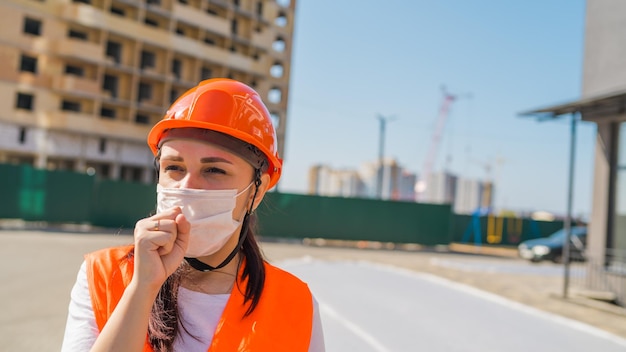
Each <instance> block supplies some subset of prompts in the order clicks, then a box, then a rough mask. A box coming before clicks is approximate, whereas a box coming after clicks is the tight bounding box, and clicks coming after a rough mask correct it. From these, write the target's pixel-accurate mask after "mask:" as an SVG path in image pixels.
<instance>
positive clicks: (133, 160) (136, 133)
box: [0, 0, 296, 182]
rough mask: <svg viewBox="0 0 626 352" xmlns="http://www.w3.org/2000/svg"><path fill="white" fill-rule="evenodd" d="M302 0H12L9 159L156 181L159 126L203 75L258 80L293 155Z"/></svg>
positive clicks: (5, 39) (5, 84)
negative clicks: (292, 94)
mask: <svg viewBox="0 0 626 352" xmlns="http://www.w3.org/2000/svg"><path fill="white" fill-rule="evenodd" d="M295 2H296V1H295V0H291V1H289V0H283V1H280V0H278V1H268V0H265V1H262V0H258V1H257V0H4V1H2V2H1V3H0V96H2V98H3V100H4V102H5V103H4V104H2V106H0V163H25V164H31V165H33V166H35V167H37V168H47V169H63V170H74V171H78V172H87V173H90V174H97V175H98V176H100V177H102V178H107V179H123V180H129V181H142V182H151V181H152V180H153V177H154V176H153V175H154V171H153V166H152V165H153V157H152V154H151V153H150V150H149V148H148V146H147V144H146V136H147V134H148V131H149V130H150V128H151V126H152V125H154V124H155V123H156V122H157V121H159V120H160V119H161V118H162V116H163V113H164V112H165V110H166V109H167V107H168V106H169V105H170V103H171V102H173V101H174V100H175V99H176V98H177V97H178V96H179V95H181V94H182V93H183V92H184V91H186V90H187V89H189V88H191V87H193V86H195V85H196V84H197V83H198V82H199V81H201V80H203V79H208V78H213V77H229V78H233V79H237V80H240V81H242V82H245V83H247V84H248V85H250V86H252V87H253V88H254V89H256V90H257V91H258V92H259V94H260V95H261V97H262V98H263V99H264V101H265V103H266V105H267V107H268V109H269V110H270V113H271V114H272V118H273V121H274V123H275V127H276V131H277V134H278V144H279V148H281V149H280V150H279V152H280V153H281V155H284V153H283V148H284V139H285V131H286V125H287V100H288V93H289V74H290V62H291V49H292V38H293V28H294V15H295V12H294V11H295Z"/></svg>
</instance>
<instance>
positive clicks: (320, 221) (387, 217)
mask: <svg viewBox="0 0 626 352" xmlns="http://www.w3.org/2000/svg"><path fill="white" fill-rule="evenodd" d="M0 197H2V202H0V219H23V220H26V221H41V222H48V223H85V224H91V225H94V226H99V227H106V228H116V229H132V228H133V227H134V225H135V223H136V222H137V220H139V219H142V218H144V217H147V216H150V215H151V214H153V213H154V209H155V205H156V186H155V185H151V184H143V183H133V182H124V181H113V180H101V179H99V178H97V177H94V176H89V175H86V174H81V173H75V172H69V171H50V170H40V169H35V168H33V167H31V166H28V165H10V164H0ZM257 214H258V217H259V227H260V234H261V236H263V237H274V238H295V239H302V238H324V239H337V240H353V241H380V242H393V243H415V244H420V245H427V246H433V245H445V244H448V243H450V242H461V243H474V244H485V245H509V246H513V245H516V244H518V243H519V242H520V241H523V240H525V239H530V238H538V237H545V236H547V235H549V234H550V233H552V232H554V231H556V230H558V229H560V228H562V227H563V223H562V222H561V221H534V220H532V219H521V218H514V217H496V216H493V215H480V216H479V215H475V216H469V215H460V214H455V213H453V212H452V209H451V206H450V205H447V204H444V205H440V204H422V203H414V202H397V201H383V200H377V199H361V198H343V197H321V196H312V195H301V194H290V193H280V192H268V193H267V194H266V197H265V199H264V201H263V204H261V206H260V207H259V208H258V209H257Z"/></svg>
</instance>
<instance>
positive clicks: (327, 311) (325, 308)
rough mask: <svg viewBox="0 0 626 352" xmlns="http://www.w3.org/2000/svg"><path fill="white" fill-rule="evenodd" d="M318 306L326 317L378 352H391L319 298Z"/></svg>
mask: <svg viewBox="0 0 626 352" xmlns="http://www.w3.org/2000/svg"><path fill="white" fill-rule="evenodd" d="M317 301H318V304H319V307H320V313H323V314H324V315H325V316H326V317H328V318H332V319H334V320H336V321H337V322H338V323H340V324H341V325H343V326H344V327H345V328H346V329H348V330H350V331H351V332H352V333H353V334H355V335H356V336H358V337H359V338H360V339H362V340H363V341H365V342H366V343H367V344H368V345H369V346H370V347H372V348H373V349H374V350H376V351H378V352H391V350H390V349H388V348H387V347H385V346H384V345H383V344H382V343H380V341H378V340H377V339H376V338H375V337H374V336H372V335H371V334H369V333H368V332H367V331H365V330H363V329H362V328H361V327H360V326H358V325H357V324H355V323H353V322H352V321H350V320H349V319H347V318H345V317H344V316H342V315H341V314H339V312H337V311H336V310H335V309H333V308H332V307H331V306H329V305H328V304H325V303H323V302H321V301H320V300H319V298H318V300H317Z"/></svg>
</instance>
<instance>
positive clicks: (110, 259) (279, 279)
mask: <svg viewBox="0 0 626 352" xmlns="http://www.w3.org/2000/svg"><path fill="white" fill-rule="evenodd" d="M132 251H133V246H123V247H114V248H107V249H102V250H99V251H96V252H93V253H90V254H87V255H86V256H85V261H86V264H87V280H88V283H89V293H90V296H91V303H92V306H93V310H94V313H95V317H96V323H97V325H98V329H99V330H100V331H102V328H103V327H104V324H106V322H107V320H108V319H109V317H110V316H111V314H112V313H113V310H114V309H115V307H116V306H117V304H118V302H119V301H120V299H121V297H122V294H123V293H124V290H125V289H126V286H128V284H129V283H130V280H131V278H132V276H133V264H134V262H133V260H132V258H131V259H129V253H132ZM240 274H241V272H240ZM239 277H240V276H239ZM246 283H247V281H240V282H239V285H234V287H233V290H232V291H231V293H230V298H229V299H228V302H227V303H226V307H225V308H224V312H223V313H222V317H221V318H220V321H219V323H218V325H217V329H216V331H215V333H214V335H213V342H212V343H211V346H210V347H209V349H208V351H209V352H222V351H224V352H233V351H238V352H244V351H246V352H248V351H254V352H256V351H263V352H264V351H285V352H287V351H288V352H298V351H308V349H309V344H310V340H311V329H312V326H313V297H312V295H311V291H310V290H309V288H308V286H307V285H306V284H305V283H304V282H302V281H301V280H300V279H298V278H296V277H295V276H293V275H291V274H289V273H287V272H285V271H283V270H281V269H278V268H276V267H274V266H272V265H270V264H268V263H265V285H264V287H263V293H262V294H261V298H260V299H259V303H258V305H257V306H256V308H255V309H254V311H253V312H252V313H251V314H250V315H248V316H246V317H244V314H245V312H246V308H247V305H244V295H243V294H242V292H240V291H241V290H244V289H245V287H246ZM238 286H239V287H241V290H240V289H238ZM147 341H148V340H147V339H146V345H145V347H144V351H146V352H147V351H153V350H152V348H151V347H150V345H149V343H148V342H147Z"/></svg>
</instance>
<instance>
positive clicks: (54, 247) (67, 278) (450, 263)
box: [0, 229, 626, 352]
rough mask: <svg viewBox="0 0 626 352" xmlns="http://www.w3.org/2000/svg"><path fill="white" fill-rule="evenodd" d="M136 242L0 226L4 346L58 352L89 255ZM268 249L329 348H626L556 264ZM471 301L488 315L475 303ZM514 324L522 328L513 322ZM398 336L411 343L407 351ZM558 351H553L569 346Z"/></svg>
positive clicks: (603, 313)
mask: <svg viewBox="0 0 626 352" xmlns="http://www.w3.org/2000/svg"><path fill="white" fill-rule="evenodd" d="M130 242H132V238H131V237H130V236H128V235H113V230H111V231H103V233H100V234H98V233H89V234H85V233H69V232H67V231H64V232H60V231H46V230H39V231H26V230H7V229H4V230H0V279H2V282H3V285H2V290H0V309H1V311H2V312H3V314H1V315H0V341H1V342H2V347H0V350H2V351H24V352H28V351H58V350H59V349H60V346H61V342H62V337H63V331H64V326H65V318H66V314H67V305H68V302H69V293H70V290H71V287H72V285H73V283H74V280H75V277H76V273H77V271H78V268H79V266H80V263H81V262H82V256H83V254H84V253H87V252H90V251H92V250H96V249H99V248H103V247H106V246H112V245H119V244H127V243H130ZM262 248H263V250H264V252H265V254H266V256H267V257H268V259H269V260H270V261H271V262H274V263H277V264H279V265H283V266H286V267H287V268H288V269H290V270H292V271H294V272H295V273H297V274H298V275H301V276H302V277H303V278H304V279H305V280H306V281H308V282H309V283H310V285H311V288H312V289H313V291H314V293H316V295H317V294H318V293H319V297H318V298H319V300H320V308H321V312H322V314H323V316H322V319H323V322H324V324H325V328H324V329H325V334H326V335H327V338H328V351H345V350H346V349H345V348H347V347H345V346H348V345H349V346H357V345H358V346H361V347H363V349H359V348H355V349H353V348H352V347H350V349H347V350H363V351H370V350H371V351H404V350H407V349H405V348H409V347H407V346H412V347H410V349H408V350H409V351H411V350H417V349H418V348H415V349H414V348H413V347H416V346H417V347H419V346H420V344H418V342H420V341H422V345H421V346H423V347H425V348H419V349H423V350H431V351H436V350H437V349H436V348H438V347H437V346H439V347H440V348H443V347H450V349H446V350H447V351H454V350H455V349H454V348H453V346H457V347H458V346H461V347H463V348H462V349H457V350H463V351H471V349H469V348H471V347H468V346H470V345H471V344H469V342H470V341H476V339H479V340H480V341H482V342H483V343H491V344H494V345H489V344H487V345H482V346H483V347H485V346H486V347H485V348H486V349H476V350H481V351H495V350H498V349H497V347H501V346H502V343H507V341H508V342H510V345H509V344H507V345H506V347H507V348H506V350H507V351H509V350H510V351H515V349H513V348H514V347H511V345H513V342H515V341H517V342H519V341H520V336H521V335H522V332H521V331H526V330H527V329H531V330H532V331H535V333H539V331H544V330H545V331H546V332H550V335H552V334H556V335H557V336H560V337H558V338H556V340H554V341H555V343H557V345H558V346H561V347H562V346H569V345H566V343H567V341H568V338H573V340H572V341H573V342H575V345H576V346H585V343H589V341H593V342H594V343H602V344H604V343H606V345H600V346H603V347H607V349H596V348H594V349H593V350H594V351H596V350H598V351H600V350H602V351H604V350H606V351H612V349H611V348H615V346H619V347H621V348H622V349H621V350H626V344H624V342H623V341H624V339H626V314H625V313H624V312H623V310H622V309H618V308H613V307H606V306H602V307H599V308H601V309H598V307H596V308H594V307H593V306H590V305H588V304H581V302H580V301H579V300H575V299H568V300H564V299H561V298H559V297H558V292H559V290H560V287H561V284H560V279H559V277H558V270H555V269H554V267H553V266H552V265H549V264H547V265H540V266H532V265H530V264H528V263H526V262H524V261H521V260H516V259H512V258H506V257H494V256H491V255H487V256H486V255H472V254H459V253H450V252H449V251H448V250H447V249H445V248H442V249H440V250H441V251H437V250H432V249H431V250H418V251H399V250H385V249H379V250H372V249H357V248H337V247H328V246H307V245H302V244H298V243H272V242H263V243H262ZM322 273H324V274H322ZM357 277H358V278H359V280H358V281H355V278H357ZM364 285H365V286H364ZM368 285H369V286H368ZM477 292H479V293H477ZM335 294H336V295H337V296H338V297H335V296H334V295H335ZM341 297H343V298H341ZM485 297H487V298H485ZM498 299H500V300H502V301H498ZM420 302H423V303H424V304H421V303H420ZM502 302H506V304H504V303H502ZM392 303H393V305H392V306H386V304H392ZM377 304H378V305H377ZM472 306H477V307H480V309H474V308H471V309H470V308H468V307H472ZM348 307H352V308H348ZM511 307H513V308H511ZM516 307H517V308H516ZM519 307H524V309H529V311H532V312H535V313H528V311H525V310H524V309H518V308H519ZM415 310H417V311H415ZM368 312H369V313H368ZM373 312H375V313H373ZM385 312H387V313H389V315H388V316H386V315H385V314H386V313H385ZM536 312H541V314H536ZM466 313H467V314H466ZM355 314H356V315H355ZM542 314H544V315H542ZM546 314H547V316H548V318H546V316H545V315H546ZM372 318H373V322H370V320H368V319H372ZM403 319H404V320H403ZM433 319H435V320H433ZM511 321H512V322H514V324H515V325H513V326H510V323H509V322H511ZM498 322H499V323H498ZM535 325H536V326H537V327H538V329H533V326H535ZM478 327H482V328H478ZM383 328H387V329H388V330H389V331H387V332H385V330H383ZM525 329H526V330H525ZM379 332H380V333H379ZM337 336H346V337H348V336H349V338H347V339H346V340H337V338H336V337H337ZM499 336H500V337H501V338H498V337H499ZM542 336H543V335H542ZM400 337H404V338H405V339H406V338H407V337H408V338H410V339H412V340H413V341H412V342H413V344H410V345H406V344H405V343H406V341H405V340H402V339H401V338H400ZM535 337H537V336H535ZM455 339H456V340H455ZM436 341H439V344H437V343H436ZM455 341H456V342H455ZM498 341H499V342H498ZM463 342H465V344H463ZM498 343H500V344H498ZM533 343H534V342H533ZM352 344H357V345H352ZM611 344H614V345H611ZM476 346H481V345H478V344H477V345H476ZM489 346H491V347H489ZM493 346H496V347H493ZM533 346H535V345H533ZM553 347H554V346H553ZM561 347H559V348H555V349H552V350H564V349H563V348H561ZM367 348H369V349H367ZM477 348H478V347H477ZM489 348H491V349H489ZM440 350H443V349H440ZM500 350H502V349H500ZM535 350H537V351H542V350H540V349H535ZM546 351H547V349H546Z"/></svg>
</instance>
